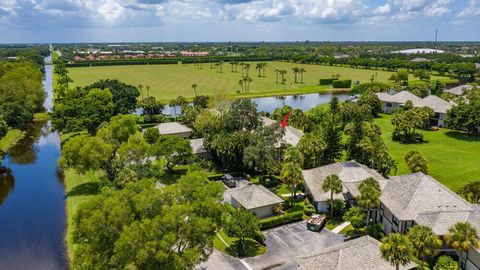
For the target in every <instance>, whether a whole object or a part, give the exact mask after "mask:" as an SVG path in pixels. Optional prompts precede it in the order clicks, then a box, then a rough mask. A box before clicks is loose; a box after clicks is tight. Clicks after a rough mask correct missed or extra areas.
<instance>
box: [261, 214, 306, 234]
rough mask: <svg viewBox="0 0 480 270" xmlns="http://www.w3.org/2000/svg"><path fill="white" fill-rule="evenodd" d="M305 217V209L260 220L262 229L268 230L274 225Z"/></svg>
mask: <svg viewBox="0 0 480 270" xmlns="http://www.w3.org/2000/svg"><path fill="white" fill-rule="evenodd" d="M302 217H303V211H297V212H292V213H288V214H284V215H281V216H277V217H271V218H266V219H262V220H260V229H261V230H266V229H270V228H273V227H277V226H280V225H283V224H287V223H291V222H294V221H297V220H301V219H302Z"/></svg>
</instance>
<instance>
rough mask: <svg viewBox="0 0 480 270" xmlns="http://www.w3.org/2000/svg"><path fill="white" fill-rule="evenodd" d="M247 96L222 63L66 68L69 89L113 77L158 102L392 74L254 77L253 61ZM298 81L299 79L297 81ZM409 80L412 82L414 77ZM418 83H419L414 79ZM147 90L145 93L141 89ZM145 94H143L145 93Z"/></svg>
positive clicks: (300, 88) (316, 68)
mask: <svg viewBox="0 0 480 270" xmlns="http://www.w3.org/2000/svg"><path fill="white" fill-rule="evenodd" d="M250 64H251V68H250V77H252V79H253V82H252V83H251V85H250V94H248V95H241V94H237V91H238V90H239V89H240V86H239V84H238V81H239V79H240V77H241V72H240V66H239V67H238V71H239V72H238V73H232V72H231V71H230V65H229V64H228V63H225V64H224V66H223V73H217V72H216V71H215V70H212V69H210V67H209V64H203V66H202V69H197V67H195V66H194V64H179V65H124V66H103V67H102V66H100V67H76V68H69V72H70V76H71V77H72V79H73V80H74V82H73V83H72V84H71V86H85V85H88V84H91V83H93V82H95V81H97V80H99V79H109V78H116V79H119V80H122V81H124V82H126V83H129V84H133V85H139V84H142V85H144V86H146V85H149V86H150V87H151V89H150V95H153V96H155V97H156V98H157V99H159V100H161V101H168V100H171V99H173V98H175V97H177V96H178V95H183V96H185V97H188V98H192V97H193V96H194V92H193V90H192V87H191V86H192V84H194V83H195V84H197V85H198V88H197V91H198V94H203V95H204V94H206V95H213V94H215V93H216V92H217V91H218V90H222V91H224V93H225V94H227V95H230V96H234V97H252V96H272V95H278V94H298V93H314V92H322V91H328V90H329V88H330V87H329V86H318V85H317V84H318V79H319V78H330V77H331V76H332V75H335V74H340V79H351V80H352V81H355V80H359V81H361V82H368V81H369V80H370V78H371V76H372V75H374V74H377V80H378V81H381V82H386V81H387V80H388V77H389V76H390V74H391V72H387V71H381V70H366V69H354V68H347V67H332V66H321V65H307V64H296V63H287V62H268V64H267V68H266V71H265V75H266V77H257V75H258V72H257V70H255V64H256V63H255V62H250ZM293 67H303V68H304V69H305V70H306V73H305V74H304V84H300V83H298V84H295V83H294V74H293V72H292V68H293ZM275 69H285V70H287V72H288V73H287V76H286V79H287V84H286V91H284V90H283V85H281V84H276V83H275V80H276V77H275V72H274V70H275ZM434 79H441V80H447V79H448V78H447V77H437V76H432V80H434ZM298 80H300V76H299V79H298ZM411 81H413V82H415V80H414V78H413V76H411ZM417 81H418V80H417ZM144 91H146V90H144ZM145 94H146V93H145Z"/></svg>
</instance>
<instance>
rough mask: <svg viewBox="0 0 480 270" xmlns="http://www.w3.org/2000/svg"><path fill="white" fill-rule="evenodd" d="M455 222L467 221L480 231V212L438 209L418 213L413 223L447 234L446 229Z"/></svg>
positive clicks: (437, 232)
mask: <svg viewBox="0 0 480 270" xmlns="http://www.w3.org/2000/svg"><path fill="white" fill-rule="evenodd" d="M457 222H468V223H470V224H471V225H472V226H474V227H475V228H476V229H477V231H480V212H479V211H477V210H471V211H443V212H442V211H439V212H428V213H421V214H418V215H417V217H416V218H415V223H416V224H418V225H424V226H427V227H430V228H432V230H433V232H434V233H435V234H437V235H447V234H448V229H449V228H450V227H452V226H453V225H455V224H456V223H457Z"/></svg>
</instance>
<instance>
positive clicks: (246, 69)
mask: <svg viewBox="0 0 480 270" xmlns="http://www.w3.org/2000/svg"><path fill="white" fill-rule="evenodd" d="M243 68H244V69H245V76H248V71H249V70H250V64H248V63H247V64H245V65H244V66H243Z"/></svg>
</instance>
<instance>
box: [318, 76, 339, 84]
mask: <svg viewBox="0 0 480 270" xmlns="http://www.w3.org/2000/svg"><path fill="white" fill-rule="evenodd" d="M336 80H338V78H323V79H320V80H318V84H319V85H331V84H332V83H333V81H336Z"/></svg>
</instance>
